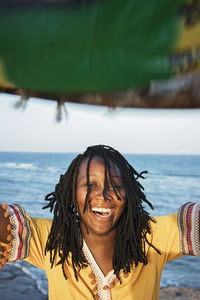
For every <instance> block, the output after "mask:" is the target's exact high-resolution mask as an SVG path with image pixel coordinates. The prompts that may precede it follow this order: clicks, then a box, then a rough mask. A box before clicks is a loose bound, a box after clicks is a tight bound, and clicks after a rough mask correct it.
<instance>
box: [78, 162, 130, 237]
mask: <svg viewBox="0 0 200 300" xmlns="http://www.w3.org/2000/svg"><path fill="white" fill-rule="evenodd" d="M87 163H88V159H85V160H84V161H83V162H82V163H81V165H80V168H79V173H78V182H77V204H78V210H79V217H80V224H81V229H82V233H83V236H84V237H85V235H86V234H93V235H98V236H104V235H107V234H109V233H110V232H112V231H114V230H115V229H116V224H117V221H118V220H119V218H120V217H121V215H122V213H123V211H124V206H125V191H124V185H123V182H122V179H121V173H120V170H119V168H118V167H117V166H116V165H115V164H114V163H112V162H111V161H110V177H112V180H113V182H114V186H115V188H116V190H117V193H118V194H119V196H120V198H121V200H118V199H117V196H116V195H115V193H114V191H113V188H112V185H111V183H110V182H109V176H108V174H107V176H108V190H107V195H108V200H107V201H105V199H104V197H103V191H104V181H105V165H104V160H103V159H102V158H101V157H99V156H94V157H93V158H92V160H91V161H90V168H89V184H90V188H91V192H90V196H89V199H88V200H89V201H88V205H87V208H86V211H85V213H83V209H84V204H85V197H86V194H87V191H88V185H87Z"/></svg>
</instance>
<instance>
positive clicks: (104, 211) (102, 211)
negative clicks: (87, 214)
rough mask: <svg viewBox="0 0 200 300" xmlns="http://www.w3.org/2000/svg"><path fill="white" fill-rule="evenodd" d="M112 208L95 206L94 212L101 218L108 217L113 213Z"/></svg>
mask: <svg viewBox="0 0 200 300" xmlns="http://www.w3.org/2000/svg"><path fill="white" fill-rule="evenodd" d="M111 211H112V210H111V209H110V208H100V207H93V208H92V212H93V213H94V214H95V215H96V216H98V217H101V218H107V217H109V216H110V215H111Z"/></svg>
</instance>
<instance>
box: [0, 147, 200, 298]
mask: <svg viewBox="0 0 200 300" xmlns="http://www.w3.org/2000/svg"><path fill="white" fill-rule="evenodd" d="M142 174H143V172H142V173H138V172H137V171H136V170H135V169H134V168H133V167H132V166H131V165H130V164H129V163H128V162H127V160H126V159H125V158H124V157H123V156H122V155H121V154H120V153H119V152H118V151H116V150H114V149H113V148H111V147H108V146H104V145H98V146H92V147H88V148H87V150H86V151H85V152H84V153H83V154H80V155H78V156H77V157H76V158H75V159H74V160H73V161H72V163H71V165H70V166H69V168H68V170H67V171H66V173H65V174H64V175H61V177H60V181H59V183H58V184H57V185H56V187H55V191H54V192H52V193H50V194H48V195H47V196H46V200H47V201H49V203H48V204H47V206H46V207H45V208H50V210H51V212H52V211H53V220H52V221H51V220H47V219H41V218H33V217H29V216H28V215H27V214H26V213H25V211H24V210H23V209H22V208H21V207H20V206H18V205H9V206H7V205H5V204H4V205H2V206H1V207H0V267H1V268H2V267H3V266H4V265H5V264H6V263H7V262H12V261H16V260H19V259H25V260H26V261H27V262H29V263H31V264H33V265H35V266H37V267H39V268H41V269H43V270H45V271H46V274H47V277H48V282H49V299H50V300H52V299H53V300H54V299H100V300H107V299H119V297H120V299H121V298H123V299H125V300H130V299H139V300H143V299H144V300H147V299H148V300H157V299H158V298H159V287H160V279H161V274H162V270H163V268H164V266H165V264H166V262H168V261H170V260H173V259H176V258H179V257H181V256H182V255H184V254H189V255H196V256H200V251H199V249H200V247H199V246H200V241H199V221H200V213H199V212H200V205H199V204H198V203H197V204H195V203H187V204H185V205H183V206H182V207H181V208H180V209H179V212H178V214H171V215H168V216H162V217H157V218H152V217H151V216H150V215H149V214H148V213H147V212H146V211H145V210H144V207H143V204H144V202H146V203H147V204H148V205H149V206H150V207H151V208H152V205H151V203H149V202H148V200H147V199H146V197H145V195H144V193H143V187H142V186H141V184H140V183H139V181H138V178H143V175H142ZM197 233H198V234H197ZM55 282H56V284H55Z"/></svg>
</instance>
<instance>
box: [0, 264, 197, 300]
mask: <svg viewBox="0 0 200 300" xmlns="http://www.w3.org/2000/svg"><path fill="white" fill-rule="evenodd" d="M0 291H1V292H0V298H1V299H5V300H48V296H47V294H44V293H42V292H41V291H40V290H39V288H38V286H37V285H36V283H35V281H34V280H32V279H31V277H30V276H29V275H28V274H26V273H24V271H23V270H21V269H19V268H15V267H13V266H12V265H7V266H6V267H5V270H2V271H0ZM144 300H145V299H144ZM159 300H200V290H199V289H194V288H184V287H176V286H170V287H165V288H161V290H160V298H159Z"/></svg>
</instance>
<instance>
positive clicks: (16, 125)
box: [0, 94, 200, 154]
mask: <svg viewBox="0 0 200 300" xmlns="http://www.w3.org/2000/svg"><path fill="white" fill-rule="evenodd" d="M18 100H19V97H16V96H10V95H6V94H1V95H0V151H33V152H34V151H38V152H69V151H73V152H80V151H83V150H84V149H85V148H86V147H87V146H88V145H94V144H107V145H110V146H112V147H114V148H117V149H118V150H119V151H121V152H123V153H155V154H158V153H160V154H182V153H184V154H200V110H199V109H198V110H149V109H146V110H145V109H117V110H115V111H111V110H109V109H108V108H104V107H94V106H87V105H77V104H69V103H67V104H66V105H65V106H66V109H67V112H68V118H67V119H66V118H65V115H64V114H63V118H62V121H61V122H59V123H58V122H56V120H55V115H56V103H55V102H54V101H41V100H36V99H30V100H29V101H28V103H27V106H26V108H25V109H24V110H23V109H15V108H14V104H15V103H16V102H17V101H18Z"/></svg>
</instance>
